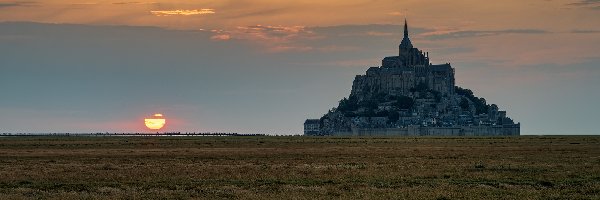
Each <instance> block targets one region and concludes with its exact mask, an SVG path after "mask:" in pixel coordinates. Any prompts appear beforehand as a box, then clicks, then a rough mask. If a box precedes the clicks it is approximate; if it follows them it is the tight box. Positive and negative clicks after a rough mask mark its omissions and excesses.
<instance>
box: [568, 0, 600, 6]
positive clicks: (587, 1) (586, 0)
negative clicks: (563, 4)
mask: <svg viewBox="0 0 600 200" xmlns="http://www.w3.org/2000/svg"><path fill="white" fill-rule="evenodd" d="M598 4H600V0H580V1H578V2H575V3H570V4H568V5H574V6H587V5H598Z"/></svg>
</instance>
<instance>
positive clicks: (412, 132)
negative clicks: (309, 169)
mask: <svg viewBox="0 0 600 200" xmlns="http://www.w3.org/2000/svg"><path fill="white" fill-rule="evenodd" d="M520 129H521V125H520V124H514V125H503V126H456V127H419V126H412V127H407V128H380V129H352V131H350V132H336V133H334V134H333V135H334V136H518V135H519V134H520Z"/></svg>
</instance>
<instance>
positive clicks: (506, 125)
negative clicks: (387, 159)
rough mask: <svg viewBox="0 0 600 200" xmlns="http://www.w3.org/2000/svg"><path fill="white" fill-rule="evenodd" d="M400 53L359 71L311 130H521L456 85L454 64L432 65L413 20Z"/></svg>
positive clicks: (335, 132)
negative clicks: (414, 38) (418, 43)
mask: <svg viewBox="0 0 600 200" xmlns="http://www.w3.org/2000/svg"><path fill="white" fill-rule="evenodd" d="M398 50H399V52H398V55H397V56H389V57H385V58H383V60H382V61H381V66H380V67H370V68H369V69H368V70H367V71H366V74H365V75H357V76H356V78H355V79H354V81H353V84H352V91H351V93H350V96H349V97H348V98H344V99H342V100H341V101H340V102H339V105H338V107H337V108H333V109H331V110H329V112H327V114H325V115H324V116H323V117H321V118H320V119H309V120H306V122H305V123H304V127H305V131H304V132H305V134H306V135H357V136H367V135H409V136H418V135H449V136H462V135H473V136H475V135H485V136H493V135H519V134H520V124H515V123H514V122H513V120H512V119H510V118H508V117H507V116H506V112H505V111H500V110H499V109H498V106H497V105H495V104H491V105H489V104H487V102H486V100H485V99H484V98H479V97H476V96H474V95H473V92H472V91H471V90H468V89H463V88H461V87H457V86H456V85H455V79H454V68H452V66H451V65H450V64H449V63H445V64H435V65H434V64H432V63H430V61H429V53H428V52H423V51H421V50H419V49H418V48H415V47H413V44H412V42H411V41H410V38H409V32H408V24H407V22H406V20H405V22H404V37H403V39H402V41H401V42H400V45H399V46H398Z"/></svg>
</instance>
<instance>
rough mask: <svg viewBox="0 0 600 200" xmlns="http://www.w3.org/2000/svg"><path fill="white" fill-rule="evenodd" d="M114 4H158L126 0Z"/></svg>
mask: <svg viewBox="0 0 600 200" xmlns="http://www.w3.org/2000/svg"><path fill="white" fill-rule="evenodd" d="M112 4H114V5H145V4H158V3H157V2H139V1H124V2H113V3H112Z"/></svg>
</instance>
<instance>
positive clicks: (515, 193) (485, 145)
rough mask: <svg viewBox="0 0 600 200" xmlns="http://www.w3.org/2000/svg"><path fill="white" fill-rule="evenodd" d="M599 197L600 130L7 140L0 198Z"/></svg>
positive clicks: (1, 152)
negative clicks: (559, 133)
mask: <svg viewBox="0 0 600 200" xmlns="http://www.w3.org/2000/svg"><path fill="white" fill-rule="evenodd" d="M157 198H158V199H190V198H192V199H482V198H494V199H498V198H501V199H600V137H598V136H521V137H494V138H488V137H473V138H462V137H441V138H435V137H424V138H420V137H419V138H414V137H391V138H377V137H375V138H334V137H300V136H293V137H292V136H290V137H73V136H71V137H0V199H157Z"/></svg>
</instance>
